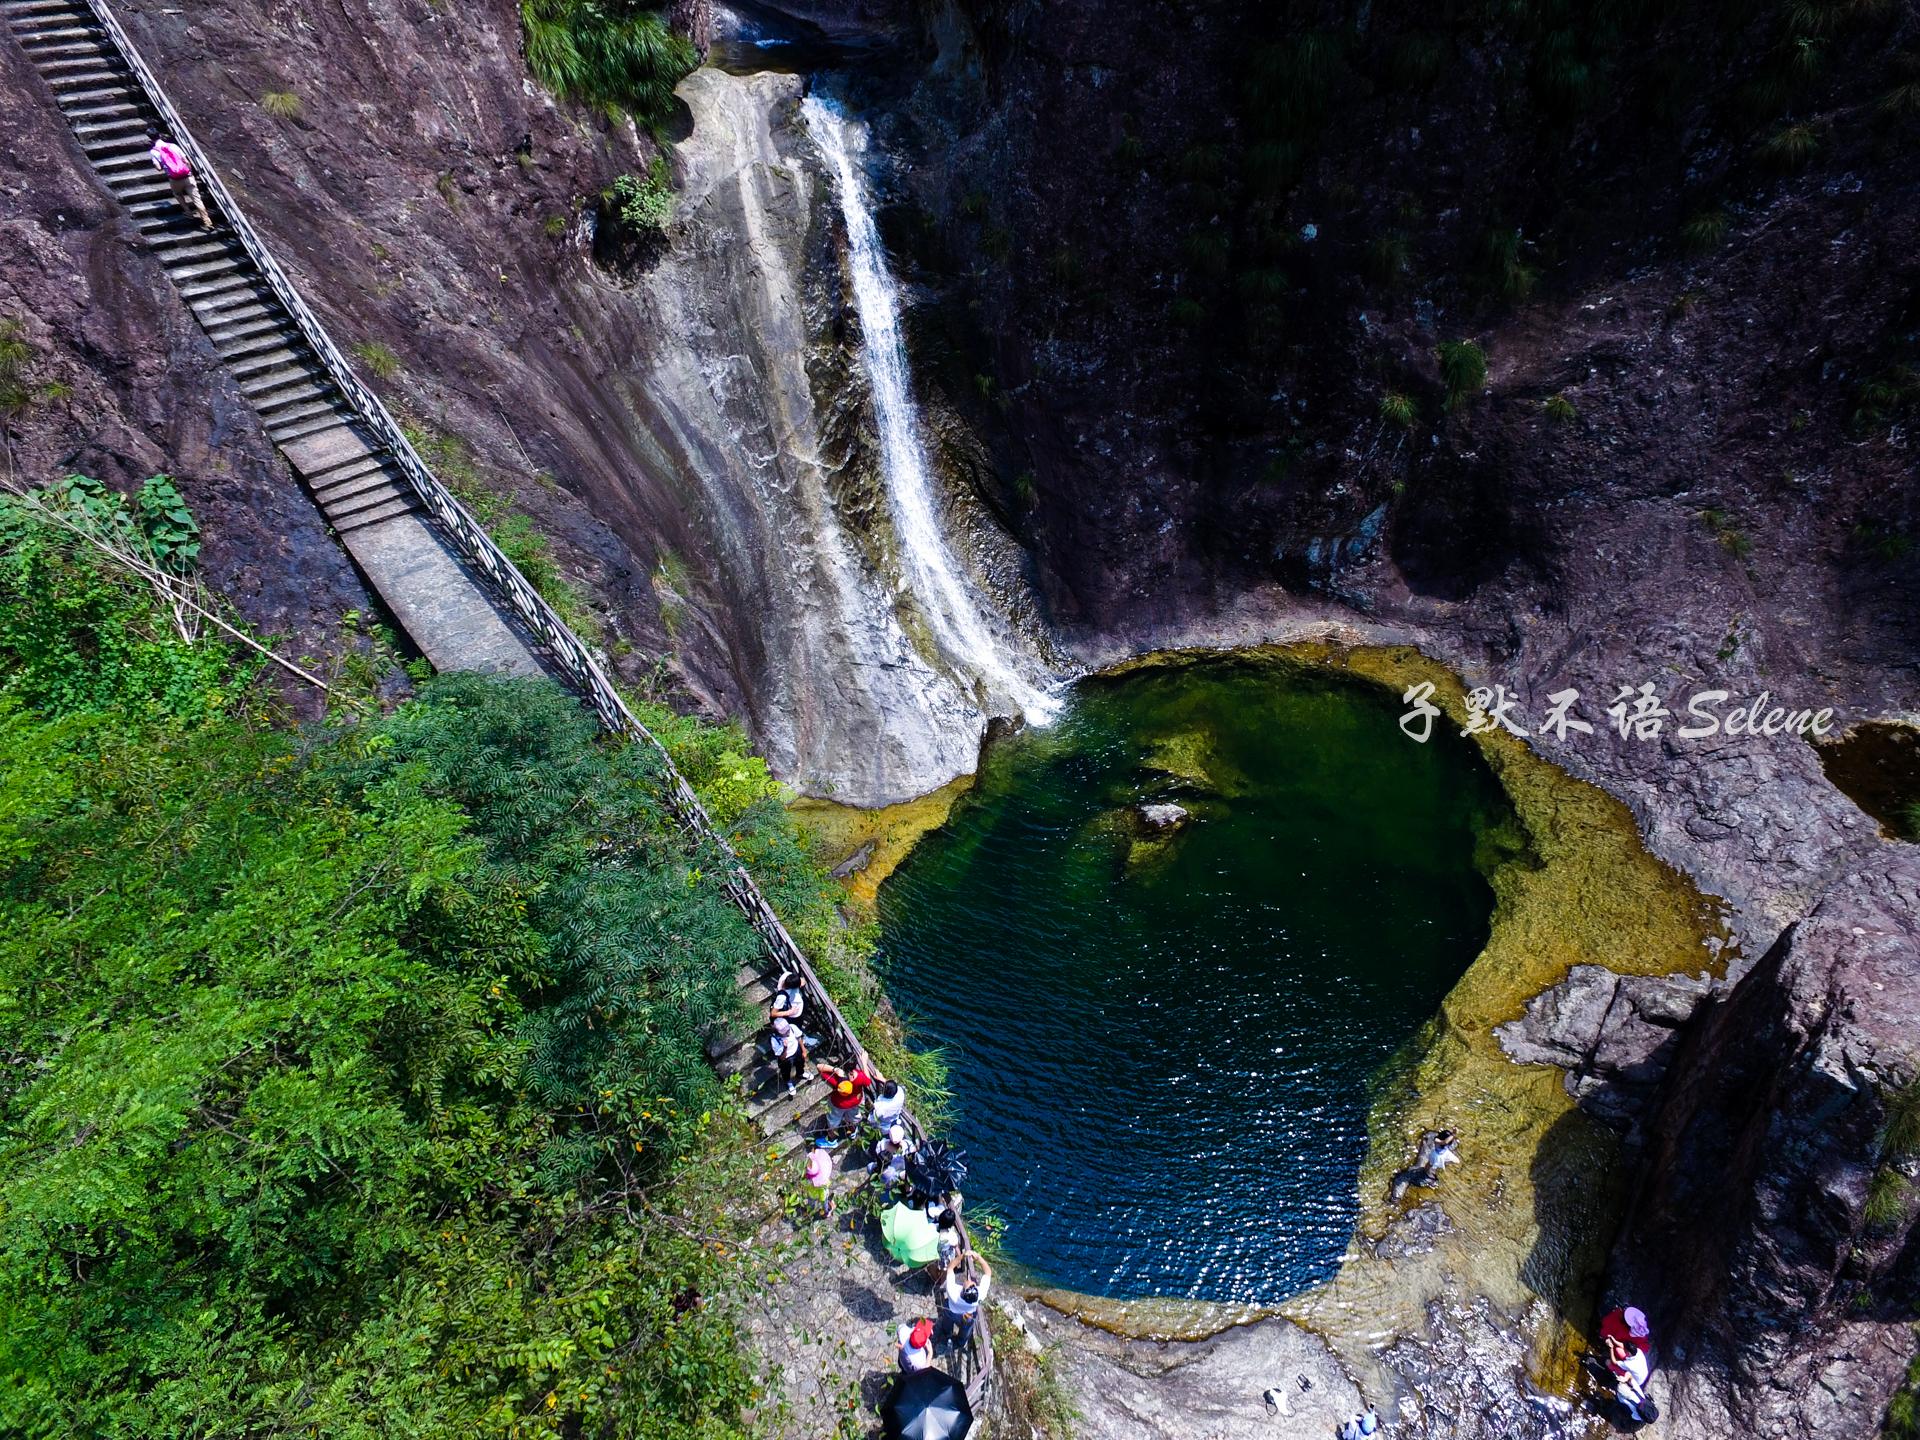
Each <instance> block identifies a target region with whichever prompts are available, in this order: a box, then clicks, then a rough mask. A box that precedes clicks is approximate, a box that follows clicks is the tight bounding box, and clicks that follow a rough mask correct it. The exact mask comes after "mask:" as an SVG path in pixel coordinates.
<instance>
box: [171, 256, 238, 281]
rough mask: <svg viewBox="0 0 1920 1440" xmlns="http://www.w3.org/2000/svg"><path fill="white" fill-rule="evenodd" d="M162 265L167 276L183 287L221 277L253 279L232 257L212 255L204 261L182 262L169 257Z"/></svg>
mask: <svg viewBox="0 0 1920 1440" xmlns="http://www.w3.org/2000/svg"><path fill="white" fill-rule="evenodd" d="M162 263H164V264H165V265H166V267H167V274H169V275H171V276H172V277H173V279H174V282H175V283H176V284H179V285H183V286H184V285H193V284H198V283H199V282H201V281H203V280H212V279H214V278H216V277H218V276H221V275H238V276H240V277H242V278H243V279H250V278H252V276H251V272H250V271H248V270H246V269H244V268H243V267H242V266H241V264H240V262H239V261H237V260H235V259H234V258H233V256H232V255H212V256H209V257H208V258H206V259H204V260H180V259H176V258H175V257H174V256H172V255H168V256H166V257H165V259H164V261H163V262H162Z"/></svg>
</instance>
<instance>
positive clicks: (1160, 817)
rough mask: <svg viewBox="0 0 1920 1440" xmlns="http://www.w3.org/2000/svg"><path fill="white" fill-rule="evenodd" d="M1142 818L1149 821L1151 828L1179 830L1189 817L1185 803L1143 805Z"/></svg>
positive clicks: (1141, 808) (1141, 809)
mask: <svg viewBox="0 0 1920 1440" xmlns="http://www.w3.org/2000/svg"><path fill="white" fill-rule="evenodd" d="M1140 818H1141V819H1142V820H1144V821H1146V822H1147V825H1148V827H1149V828H1150V829H1154V830H1177V829H1179V827H1180V826H1182V825H1184V824H1186V823H1187V820H1188V818H1189V817H1188V811H1187V808H1186V806H1184V805H1174V804H1158V805H1142V806H1141V807H1140Z"/></svg>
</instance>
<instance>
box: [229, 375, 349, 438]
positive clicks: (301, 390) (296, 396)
mask: <svg viewBox="0 0 1920 1440" xmlns="http://www.w3.org/2000/svg"><path fill="white" fill-rule="evenodd" d="M247 398H248V399H249V400H252V401H253V408H254V409H255V410H257V411H259V412H260V418H261V419H262V420H264V421H266V422H267V433H268V434H273V432H274V429H275V427H276V426H278V427H281V428H286V427H291V426H295V425H298V424H300V423H301V422H303V421H306V420H311V419H313V418H315V417H316V416H321V415H335V416H337V415H339V414H340V413H342V411H343V408H344V407H343V406H342V405H341V403H340V401H339V400H338V399H336V398H335V397H334V395H333V394H332V392H331V391H330V390H322V389H321V388H320V387H319V386H317V385H299V386H295V387H293V388H292V389H290V390H285V391H282V392H280V393H277V394H275V395H274V396H273V397H271V398H269V399H267V400H264V401H263V400H258V399H254V397H253V396H248V397H247ZM275 438H278V437H277V436H276V437H275Z"/></svg>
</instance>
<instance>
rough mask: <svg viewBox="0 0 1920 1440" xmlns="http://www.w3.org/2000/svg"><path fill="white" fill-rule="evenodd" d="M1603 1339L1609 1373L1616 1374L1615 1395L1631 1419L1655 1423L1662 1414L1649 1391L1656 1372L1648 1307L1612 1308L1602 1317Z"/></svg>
mask: <svg viewBox="0 0 1920 1440" xmlns="http://www.w3.org/2000/svg"><path fill="white" fill-rule="evenodd" d="M1600 1343H1601V1345H1602V1346H1603V1347H1604V1348H1605V1350H1606V1361H1607V1373H1608V1374H1609V1375H1611V1376H1612V1377H1613V1396H1614V1399H1616V1400H1618V1401H1619V1402H1620V1408H1621V1409H1623V1410H1625V1411H1626V1412H1627V1417H1628V1418H1629V1419H1630V1420H1633V1421H1636V1422H1638V1423H1641V1424H1651V1423H1652V1422H1653V1421H1655V1420H1657V1419H1659V1418H1660V1412H1659V1411H1658V1410H1656V1409H1654V1405H1653V1400H1652V1399H1651V1398H1650V1397H1649V1396H1648V1394H1647V1381H1648V1380H1649V1378H1651V1375H1652V1372H1653V1355H1652V1351H1653V1343H1652V1331H1651V1329H1650V1327H1649V1326H1648V1325H1647V1317H1646V1313H1645V1312H1644V1311H1641V1310H1638V1309H1636V1308H1635V1307H1633V1306H1632V1305H1627V1306H1623V1307H1620V1308H1617V1309H1613V1310H1609V1311H1608V1312H1607V1313H1606V1315H1605V1316H1604V1317H1602V1319H1601V1321H1600Z"/></svg>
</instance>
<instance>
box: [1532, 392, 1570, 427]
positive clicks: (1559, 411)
mask: <svg viewBox="0 0 1920 1440" xmlns="http://www.w3.org/2000/svg"><path fill="white" fill-rule="evenodd" d="M1540 408H1541V410H1542V411H1544V412H1545V414H1546V417H1547V418H1548V419H1549V420H1551V421H1553V422H1554V424H1556V425H1570V424H1572V423H1573V421H1574V420H1575V419H1576V418H1577V416H1578V414H1579V412H1578V411H1576V410H1575V409H1574V408H1573V402H1572V401H1571V400H1569V399H1567V397H1566V396H1564V395H1549V396H1548V397H1547V398H1546V400H1545V401H1544V402H1543V403H1542V405H1541V407H1540Z"/></svg>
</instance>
